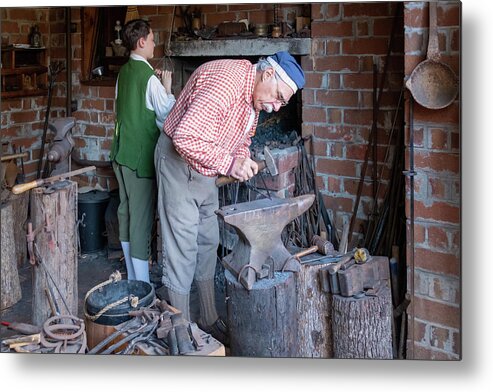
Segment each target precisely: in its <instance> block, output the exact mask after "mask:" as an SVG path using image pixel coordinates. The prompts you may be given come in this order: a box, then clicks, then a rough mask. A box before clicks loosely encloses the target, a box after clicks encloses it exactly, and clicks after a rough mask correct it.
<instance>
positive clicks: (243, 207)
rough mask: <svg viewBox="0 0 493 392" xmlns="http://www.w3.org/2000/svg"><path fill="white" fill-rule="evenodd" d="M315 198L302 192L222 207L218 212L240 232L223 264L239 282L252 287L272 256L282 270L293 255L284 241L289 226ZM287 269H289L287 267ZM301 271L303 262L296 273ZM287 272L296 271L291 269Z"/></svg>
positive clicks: (247, 287) (248, 288)
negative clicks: (283, 233)
mask: <svg viewBox="0 0 493 392" xmlns="http://www.w3.org/2000/svg"><path fill="white" fill-rule="evenodd" d="M314 200H315V195H312V194H310V195H302V196H298V197H293V198H288V199H278V198H273V199H272V200H269V199H260V200H254V201H251V202H245V203H238V204H235V205H229V206H223V207H221V208H220V209H219V210H217V211H216V214H217V215H218V216H219V218H220V219H222V220H223V221H224V222H225V223H227V224H229V225H231V226H232V227H233V228H234V229H235V231H236V233H237V234H238V237H239V238H238V242H237V243H236V245H235V247H234V249H233V251H232V252H231V253H230V254H228V255H227V256H225V257H224V258H223V259H222V263H223V265H224V267H225V268H227V269H228V270H229V271H230V272H231V273H232V274H233V275H234V276H235V277H236V278H237V279H238V281H239V282H240V283H241V284H242V285H243V286H244V287H245V288H246V289H247V290H251V289H252V287H253V284H254V283H255V282H256V280H257V274H259V275H260V276H262V275H264V274H263V273H262V267H263V265H265V264H266V262H267V260H268V259H269V257H271V258H272V260H273V264H274V270H275V271H281V270H282V269H283V267H284V264H285V263H286V260H287V259H288V258H289V257H290V256H291V254H290V253H289V251H288V250H287V249H286V247H285V246H284V244H283V242H282V240H281V233H282V231H283V229H284V227H286V225H287V224H288V223H289V222H291V221H292V220H293V219H295V218H296V217H298V216H300V215H301V214H303V213H304V212H305V211H306V210H308V208H310V206H311V205H312V204H313V201H314ZM285 270H286V268H285ZM299 270H300V265H299V263H298V266H297V267H296V269H295V270H294V272H296V271H299ZM288 271H293V270H291V269H288Z"/></svg>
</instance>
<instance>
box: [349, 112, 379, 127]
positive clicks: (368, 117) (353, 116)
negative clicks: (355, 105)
mask: <svg viewBox="0 0 493 392" xmlns="http://www.w3.org/2000/svg"><path fill="white" fill-rule="evenodd" d="M372 119H373V111H372V110H352V109H346V110H344V124H348V125H349V124H353V125H367V126H370V125H371V123H372Z"/></svg>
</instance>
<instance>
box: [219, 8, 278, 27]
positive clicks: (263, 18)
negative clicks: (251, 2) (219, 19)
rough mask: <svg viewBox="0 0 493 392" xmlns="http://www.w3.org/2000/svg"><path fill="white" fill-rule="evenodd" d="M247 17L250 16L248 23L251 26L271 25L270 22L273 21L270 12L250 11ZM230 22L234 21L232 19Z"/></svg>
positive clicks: (272, 14) (272, 15)
mask: <svg viewBox="0 0 493 392" xmlns="http://www.w3.org/2000/svg"><path fill="white" fill-rule="evenodd" d="M249 15H250V23H253V24H257V23H272V20H274V12H273V11H272V10H265V11H252V12H250V13H249ZM223 20H224V19H223ZM231 20H234V18H233V19H231Z"/></svg>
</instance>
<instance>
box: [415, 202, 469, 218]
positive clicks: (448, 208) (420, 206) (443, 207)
mask: <svg viewBox="0 0 493 392" xmlns="http://www.w3.org/2000/svg"><path fill="white" fill-rule="evenodd" d="M414 213H415V217H416V218H417V219H431V220H434V221H439V222H446V223H456V224H458V223H460V207H459V206H458V205H451V204H449V203H445V202H441V201H436V202H433V203H432V204H431V205H426V204H424V203H422V202H421V201H419V200H417V201H416V200H415V202H414Z"/></svg>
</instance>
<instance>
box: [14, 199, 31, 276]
mask: <svg viewBox="0 0 493 392" xmlns="http://www.w3.org/2000/svg"><path fill="white" fill-rule="evenodd" d="M12 202H13V203H14V206H13V207H14V217H15V221H14V225H15V226H14V240H15V249H16V251H15V254H16V258H17V266H18V267H22V266H23V265H24V262H25V261H26V260H27V243H26V229H27V227H26V222H27V215H28V212H29V192H26V193H21V194H20V195H14V194H12Z"/></svg>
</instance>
